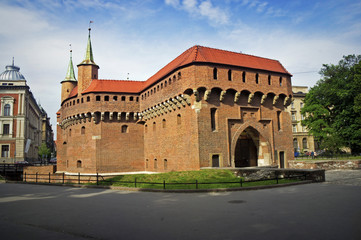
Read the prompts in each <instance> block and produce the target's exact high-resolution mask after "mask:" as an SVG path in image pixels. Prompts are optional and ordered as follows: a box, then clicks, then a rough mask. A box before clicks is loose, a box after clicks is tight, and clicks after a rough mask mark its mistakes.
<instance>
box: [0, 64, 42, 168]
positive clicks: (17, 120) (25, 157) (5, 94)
mask: <svg viewBox="0 0 361 240" xmlns="http://www.w3.org/2000/svg"><path fill="white" fill-rule="evenodd" d="M0 100H1V102H0V148H1V160H0V161H1V163H14V162H17V161H28V162H36V161H38V148H39V146H40V144H41V137H42V111H41V109H40V107H39V106H38V104H37V103H36V101H35V99H34V96H33V94H32V93H31V91H30V88H29V86H28V85H27V84H26V80H25V78H24V76H23V75H22V74H21V73H20V68H19V67H17V66H15V65H14V62H13V64H12V65H8V66H6V70H5V71H4V72H3V73H1V74H0Z"/></svg>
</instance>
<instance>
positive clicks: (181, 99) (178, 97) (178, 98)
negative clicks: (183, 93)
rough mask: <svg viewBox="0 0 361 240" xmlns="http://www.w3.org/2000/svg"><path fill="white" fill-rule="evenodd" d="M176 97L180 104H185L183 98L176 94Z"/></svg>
mask: <svg viewBox="0 0 361 240" xmlns="http://www.w3.org/2000/svg"><path fill="white" fill-rule="evenodd" d="M176 99H177V101H178V102H179V103H180V104H182V106H183V107H185V106H186V104H187V103H186V102H185V101H184V100H183V98H181V97H180V96H177V97H176Z"/></svg>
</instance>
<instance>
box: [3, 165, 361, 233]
mask: <svg viewBox="0 0 361 240" xmlns="http://www.w3.org/2000/svg"><path fill="white" fill-rule="evenodd" d="M350 173H351V175H352V176H353V174H356V175H357V174H360V173H361V171H359V172H356V173H354V172H350ZM329 174H331V175H332V174H333V175H332V176H335V175H337V174H339V175H340V173H333V172H328V173H327V175H329ZM345 174H346V177H344V178H347V174H349V173H345ZM345 174H344V175H345ZM331 175H330V176H331ZM341 175H342V174H341ZM344 175H343V176H344ZM358 176H361V175H358ZM330 179H332V177H330ZM354 181H356V182H357V181H359V179H358V177H356V178H354ZM360 202H361V185H358V186H356V185H349V184H348V183H342V181H336V180H335V181H331V180H330V182H327V183H317V184H306V185H299V186H291V187H283V188H275V189H264V190H256V191H240V192H228V193H178V194H174V193H172V194H169V193H147V192H124V191H116V190H107V189H83V188H70V187H59V186H42V185H25V184H0V213H1V214H0V238H1V239H46V238H47V239H62V240H67V239H157V240H159V239H167V240H168V239H172V240H173V239H187V240H188V239H222V240H223V239H237V240H238V239H247V240H249V239H262V240H263V239H277V240H281V239H292V240H293V239H302V240H304V239H322V240H324V239H327V240H330V239H347V240H348V239H360V236H361V227H360V226H361V209H360Z"/></svg>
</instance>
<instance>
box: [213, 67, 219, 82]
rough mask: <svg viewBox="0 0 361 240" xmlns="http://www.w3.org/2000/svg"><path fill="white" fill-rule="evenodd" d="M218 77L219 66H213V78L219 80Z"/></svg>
mask: <svg viewBox="0 0 361 240" xmlns="http://www.w3.org/2000/svg"><path fill="white" fill-rule="evenodd" d="M217 77H218V71H217V68H213V79H214V80H217Z"/></svg>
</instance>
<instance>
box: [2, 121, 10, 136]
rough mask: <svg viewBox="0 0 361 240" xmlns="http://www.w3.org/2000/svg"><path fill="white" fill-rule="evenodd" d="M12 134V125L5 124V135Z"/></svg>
mask: <svg viewBox="0 0 361 240" xmlns="http://www.w3.org/2000/svg"><path fill="white" fill-rule="evenodd" d="M9 133H10V125H9V124H4V125H3V134H4V135H9Z"/></svg>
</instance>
